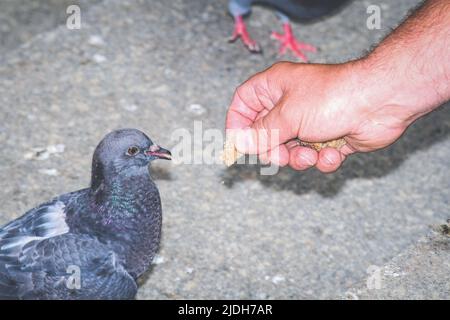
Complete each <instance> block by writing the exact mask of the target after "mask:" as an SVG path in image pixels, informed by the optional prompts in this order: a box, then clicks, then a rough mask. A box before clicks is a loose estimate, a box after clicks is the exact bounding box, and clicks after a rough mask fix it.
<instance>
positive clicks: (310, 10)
mask: <svg viewBox="0 0 450 320" xmlns="http://www.w3.org/2000/svg"><path fill="white" fill-rule="evenodd" d="M349 1H351V0H229V2H228V11H229V12H230V14H231V15H232V16H233V18H234V31H233V35H232V36H231V38H230V42H234V41H236V40H237V39H238V38H240V39H241V40H242V42H243V43H244V45H245V46H246V47H247V49H248V50H249V51H250V52H254V53H259V52H261V48H260V47H259V45H258V44H257V43H256V41H254V40H253V39H252V38H251V37H250V35H249V33H248V31H247V27H246V25H245V23H244V19H243V17H244V16H246V15H249V14H250V13H251V7H252V5H253V4H261V5H264V6H267V7H269V8H273V9H275V10H276V11H277V15H278V17H279V19H280V20H281V22H282V24H283V30H284V34H280V33H278V32H272V35H271V37H272V39H274V40H276V41H279V42H280V48H279V56H282V55H284V54H285V53H286V52H287V51H288V50H290V51H292V53H293V54H294V55H295V56H296V57H297V58H298V59H300V60H301V61H304V62H308V58H307V56H306V54H305V51H309V52H317V48H316V47H314V46H312V45H310V44H307V43H303V42H300V41H298V40H297V39H296V38H295V36H294V34H293V32H292V27H291V23H290V19H293V20H296V21H299V22H311V21H314V20H316V19H319V18H323V17H324V16H326V15H329V14H331V13H333V12H335V11H336V10H338V9H339V8H341V7H342V6H343V5H344V4H346V3H348V2H349Z"/></svg>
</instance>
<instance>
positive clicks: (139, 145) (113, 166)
mask: <svg viewBox="0 0 450 320" xmlns="http://www.w3.org/2000/svg"><path fill="white" fill-rule="evenodd" d="M155 159H166V160H170V159H171V154H170V151H169V150H166V149H164V148H161V147H160V146H158V145H157V144H154V143H153V142H152V140H150V138H149V137H147V135H145V134H144V133H143V132H141V131H139V130H136V129H120V130H115V131H113V132H110V133H108V134H107V135H106V136H105V137H104V138H103V140H102V141H100V143H99V144H98V146H97V148H96V149H95V152H94V156H93V159H92V181H91V187H93V188H94V189H96V187H98V186H99V185H100V184H102V183H104V182H106V183H107V182H108V181H112V180H114V179H117V178H120V177H127V176H132V175H139V174H142V173H145V174H148V169H147V167H148V164H149V163H150V162H151V161H153V160H155Z"/></svg>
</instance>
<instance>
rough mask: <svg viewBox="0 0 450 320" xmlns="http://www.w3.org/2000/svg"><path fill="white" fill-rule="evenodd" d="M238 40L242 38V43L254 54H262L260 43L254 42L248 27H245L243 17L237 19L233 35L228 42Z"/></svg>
mask: <svg viewBox="0 0 450 320" xmlns="http://www.w3.org/2000/svg"><path fill="white" fill-rule="evenodd" d="M238 38H241V41H242V43H243V44H244V45H245V47H246V48H247V49H248V50H249V51H250V52H252V53H261V48H260V47H259V45H258V43H256V41H254V40H253V39H252V38H251V37H250V35H249V34H248V31H247V27H246V26H245V23H244V20H243V18H242V16H238V17H236V18H235V24H234V31H233V35H232V36H231V37H230V38H229V39H228V42H235V41H236V40H237V39H238Z"/></svg>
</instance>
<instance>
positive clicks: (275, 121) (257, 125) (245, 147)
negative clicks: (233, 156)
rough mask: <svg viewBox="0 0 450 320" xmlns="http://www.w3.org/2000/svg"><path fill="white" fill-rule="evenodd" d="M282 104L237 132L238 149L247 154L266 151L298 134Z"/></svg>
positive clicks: (236, 142)
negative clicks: (282, 111)
mask: <svg viewBox="0 0 450 320" xmlns="http://www.w3.org/2000/svg"><path fill="white" fill-rule="evenodd" d="M281 110H282V108H281V107H280V105H277V106H275V107H274V108H272V109H271V110H270V111H268V113H267V114H266V115H264V116H262V117H258V118H257V119H256V120H255V122H254V123H253V124H252V125H251V126H250V127H248V128H244V129H242V130H239V132H237V133H236V140H235V145H236V149H237V150H238V151H239V152H241V153H246V154H261V153H266V152H268V151H270V150H272V149H274V148H275V147H277V146H279V145H280V144H283V143H285V142H287V141H289V140H291V139H293V138H295V137H296V136H297V134H296V131H295V130H294V129H293V128H292V126H291V125H290V123H289V121H288V120H287V119H286V117H284V116H283V115H282V114H281V112H280V111H281Z"/></svg>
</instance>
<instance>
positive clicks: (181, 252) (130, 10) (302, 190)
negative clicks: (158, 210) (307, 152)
mask: <svg viewBox="0 0 450 320" xmlns="http://www.w3.org/2000/svg"><path fill="white" fill-rule="evenodd" d="M56 2H57V1H55V0H53V1H44V0H42V1H39V3H42V4H43V6H47V7H49V4H52V3H56ZM62 3H66V2H65V1H62ZM417 3H418V1H416V0H399V1H395V2H392V1H382V0H373V1H370V2H369V1H355V2H354V3H353V4H352V5H350V6H349V7H347V8H345V9H344V10H343V11H342V12H340V13H339V14H338V15H336V16H334V17H331V18H329V19H327V20H325V21H322V22H320V23H316V24H311V25H295V28H294V29H295V30H294V31H295V33H296V35H297V36H298V37H299V38H300V39H301V40H304V41H306V42H310V43H312V44H315V45H317V46H318V47H319V48H320V51H319V53H317V54H313V55H310V57H311V60H312V61H313V62H338V61H346V60H348V59H351V58H355V57H358V56H360V55H361V54H363V53H364V52H365V51H366V50H367V49H368V48H369V47H370V46H371V45H372V44H374V43H376V42H377V41H378V40H379V39H380V38H381V37H382V36H383V35H384V34H386V32H387V31H388V30H390V28H392V27H394V26H395V25H396V24H397V23H399V22H400V21H401V19H402V17H404V16H405V14H406V13H407V11H408V10H409V9H411V8H413V7H414V6H415V5H416V4H417ZM369 4H380V5H382V8H383V23H382V27H383V28H382V30H375V31H371V30H368V29H367V28H366V18H367V14H366V8H367V6H368V5H369ZM2 5H3V3H0V6H2ZM51 7H52V8H53V6H51ZM61 7H64V6H61V5H58V6H56V7H55V8H56V9H55V10H60V9H59V8H61ZM49 8H50V7H49ZM83 10H84V11H82V28H81V29H80V30H68V29H67V28H66V27H65V25H64V24H62V25H60V26H56V27H52V28H50V29H48V28H47V27H43V29H42V31H45V30H47V31H45V32H42V31H40V32H39V33H36V34H35V35H34V36H33V37H32V38H31V39H28V38H27V40H26V41H25V42H23V43H22V44H20V43H19V42H20V41H19V42H16V44H17V46H18V47H17V48H16V49H11V50H9V51H7V52H5V51H2V54H3V55H2V58H1V59H0V61H2V62H3V63H2V64H1V65H0V114H1V118H2V121H1V122H0V145H1V146H2V148H1V149H0V188H1V190H2V192H1V194H0V200H1V203H2V206H1V208H0V224H3V223H5V222H7V221H9V220H10V219H13V218H15V217H18V216H19V215H21V214H22V213H23V212H25V211H26V210H27V209H29V208H31V207H33V206H35V205H37V204H39V203H42V202H44V201H46V200H48V199H49V198H51V197H53V196H55V195H57V194H61V193H64V192H68V191H72V190H76V189H79V188H82V187H85V186H87V185H88V183H89V178H90V172H89V171H90V160H91V154H92V152H93V150H94V148H95V146H96V144H97V143H98V142H99V140H100V139H101V138H102V136H103V135H105V134H106V133H107V132H109V131H110V130H112V129H115V128H119V127H135V128H139V129H142V130H144V131H145V132H147V133H148V134H149V135H150V136H151V138H152V139H153V140H154V141H156V142H158V143H159V144H161V145H162V146H165V147H168V148H171V147H173V146H175V145H176V144H177V143H178V142H179V141H178V140H177V139H176V137H172V133H173V132H174V131H175V130H176V129H179V128H186V129H187V130H189V131H190V132H192V131H193V128H194V121H200V120H201V121H202V126H203V129H204V130H206V129H208V128H219V129H221V130H222V129H223V126H224V117H225V112H226V109H227V106H228V104H229V101H230V98H231V96H232V93H233V91H234V89H235V88H236V86H237V85H238V84H239V83H241V82H242V81H244V80H245V79H246V78H247V77H249V76H250V75H251V74H253V73H255V72H257V71H259V70H261V69H263V68H265V67H267V66H269V65H271V64H272V63H274V62H275V61H276V60H277V59H276V53H277V48H276V46H275V44H274V43H272V42H271V41H270V39H269V34H270V31H271V30H272V29H273V28H274V29H277V30H279V29H280V26H279V23H278V22H277V19H276V17H275V15H274V14H273V12H271V11H268V10H267V9H263V8H255V9H254V11H253V14H252V16H251V17H250V20H249V29H250V32H251V33H252V35H253V37H254V38H255V39H256V40H258V41H259V42H260V44H261V45H262V47H263V48H264V50H265V51H264V55H250V54H249V53H248V52H247V51H246V50H245V49H244V48H243V47H242V45H240V44H238V43H237V44H228V43H227V42H226V39H227V37H228V36H229V35H230V34H231V32H232V20H231V18H230V17H229V16H228V15H227V13H226V1H225V0H222V1H208V0H198V1H182V0H174V1H145V0H142V1H138V0H135V1H133V0H128V1H119V0H109V1H107V0H105V1H102V2H99V3H97V4H92V5H89V6H88V8H86V9H83ZM53 14H54V16H60V13H53ZM0 17H1V16H0ZM0 25H3V21H1V22H0ZM36 28H37V27H36ZM39 30H41V29H39ZM11 37H14V36H13V35H11ZM16 39H17V38H16ZM11 41H12V40H11ZM12 47H14V46H12ZM193 104H199V105H201V106H202V107H203V109H202V108H200V110H202V111H204V112H203V113H202V112H198V110H199V108H194V109H193V108H190V106H191V105H193ZM449 113H450V108H449V107H446V108H445V107H443V108H441V109H439V110H438V111H436V112H434V113H432V114H430V115H429V116H427V117H425V118H424V119H422V120H420V121H418V122H417V123H415V124H414V125H413V126H412V127H411V128H410V129H409V130H408V132H407V133H406V134H405V136H404V137H403V138H402V139H401V140H400V141H398V142H397V143H396V144H395V145H393V146H391V147H390V148H388V149H386V150H383V151H380V152H376V153H373V154H364V155H356V156H352V157H350V158H349V159H348V161H347V162H346V163H345V165H344V166H343V168H342V169H341V170H340V171H339V172H337V173H335V174H331V175H323V174H320V173H319V172H317V171H314V170H310V171H307V172H294V171H292V170H290V169H283V170H281V172H280V173H279V174H278V175H276V176H261V175H259V168H258V167H257V166H237V167H232V168H231V169H225V167H224V166H220V165H182V164H180V165H176V164H174V163H172V164H169V163H156V164H155V165H154V166H153V168H152V173H153V175H154V176H155V178H156V182H157V184H158V186H159V188H160V192H161V195H162V201H163V215H164V218H163V239H162V248H161V250H160V253H159V257H158V259H157V260H156V263H155V265H154V268H153V270H152V271H151V272H150V273H149V274H148V275H147V277H145V279H142V281H141V282H142V285H141V287H140V290H139V294H138V298H140V299H167V298H195V299H197V298H198V299H200V298H213V299H214V298H269V299H274V298H287V299H293V298H340V297H342V296H343V295H344V294H345V293H346V292H347V291H348V290H351V289H352V288H355V287H357V286H358V285H359V284H361V283H363V282H364V281H365V279H366V278H367V276H368V273H367V270H368V268H369V267H370V266H373V265H377V266H383V265H385V264H387V263H389V261H390V260H391V259H392V258H394V257H396V256H397V255H399V254H401V253H402V252H404V251H405V250H406V249H407V248H410V246H411V245H413V244H414V243H416V241H418V240H419V239H420V238H421V237H423V236H424V235H425V234H426V232H427V230H428V225H429V224H439V223H442V222H443V221H445V220H446V219H447V218H449V217H450V210H449V208H450V204H449V199H450V184H449V181H450V162H449V161H448V159H449V156H450V139H448V136H449V133H450V117H449ZM58 144H63V145H64V146H65V148H64V150H63V152H53V153H52V152H50V154H48V153H47V154H45V152H44V156H40V157H39V159H35V157H32V155H33V152H35V149H34V148H45V147H48V146H54V145H58ZM195 148H197V149H199V148H201V146H200V145H196V146H195ZM53 149H58V148H55V147H53ZM58 150H59V151H61V148H60V149H58ZM58 150H56V151H58ZM41 154H42V153H41ZM47 156H48V157H47ZM30 157H31V159H30ZM447 248H448V247H447ZM442 250H444V249H442ZM447 250H448V249H447ZM423 251H424V254H431V253H428V252H427V246H426V245H424V246H423ZM444 251H445V250H444ZM446 256H448V254H446ZM443 257H444V258H445V255H443ZM442 268H446V269H444V270H446V271H447V273H448V271H449V268H448V265H443V266H442ZM431 271H432V270H428V269H427V268H424V269H423V272H431ZM441 272H443V271H441ZM417 285H420V284H417ZM441 289H442V290H443V288H442V287H440V289H437V288H436V290H434V289H433V290H431V289H430V290H431V291H430V292H424V295H423V297H426V298H432V297H435V296H436V294H437V293H435V291H436V292H437V291H439V290H441ZM374 297H375V296H374ZM377 297H378V296H377ZM439 297H445V298H449V294H448V290H447V292H446V293H442V294H440V293H439Z"/></svg>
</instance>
